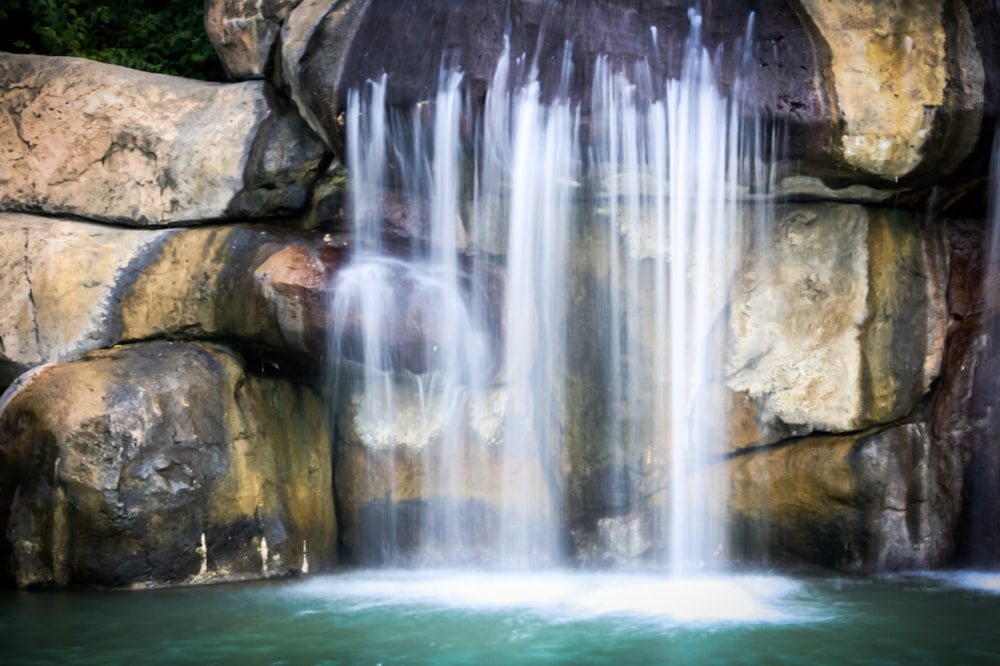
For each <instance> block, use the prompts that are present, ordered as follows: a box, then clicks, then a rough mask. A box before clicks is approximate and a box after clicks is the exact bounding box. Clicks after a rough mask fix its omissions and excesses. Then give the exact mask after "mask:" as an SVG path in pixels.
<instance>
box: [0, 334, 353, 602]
mask: <svg viewBox="0 0 1000 666" xmlns="http://www.w3.org/2000/svg"><path fill="white" fill-rule="evenodd" d="M0 424H2V426H0V433H2V435H0V458H2V464H0V514H2V515H3V516H4V517H5V525H6V529H5V532H4V538H3V539H2V540H0V561H2V562H3V563H4V570H3V574H4V577H5V578H7V579H10V580H13V581H15V582H16V583H17V584H18V585H19V586H22V587H24V586H39V585H67V584H92V585H103V586H116V587H117V586H128V585H159V584H166V583H183V582H188V583H190V582H203V581H208V580H215V579H238V578H261V577H266V576H270V575H279V574H288V573H292V572H300V571H307V570H309V569H310V568H312V569H314V570H315V569H317V568H322V567H324V566H329V565H330V564H332V563H333V562H335V559H336V519H335V515H334V504H333V497H332V485H331V478H330V477H331V465H330V453H329V431H328V426H327V424H328V417H327V416H326V415H325V411H324V409H323V407H322V405H321V404H320V402H319V401H318V400H317V398H316V396H315V395H314V394H313V393H312V392H311V391H309V390H306V389H303V388H301V387H296V386H294V385H292V384H289V383H287V382H285V381H281V380H273V379H263V378H261V377H257V376H253V375H250V374H248V373H247V372H246V371H245V370H244V369H243V367H242V365H241V359H240V357H239V356H237V355H235V354H233V353H232V352H230V351H228V350H226V349H224V348H221V347H210V346H204V345H195V344H186V343H169V342H154V343H148V344H143V345H136V346H127V347H122V348H120V349H113V350H108V351H100V352H95V353H93V354H91V355H88V356H86V357H85V358H83V359H81V360H79V361H75V362H71V363H66V364H55V365H45V366H42V367H39V368H37V369H35V370H33V371H32V372H30V373H28V374H26V375H24V376H22V378H21V379H20V380H19V381H18V382H17V383H16V384H15V385H14V386H13V387H11V389H10V390H9V391H8V392H7V393H6V394H5V395H4V397H3V399H2V400H0Z"/></svg>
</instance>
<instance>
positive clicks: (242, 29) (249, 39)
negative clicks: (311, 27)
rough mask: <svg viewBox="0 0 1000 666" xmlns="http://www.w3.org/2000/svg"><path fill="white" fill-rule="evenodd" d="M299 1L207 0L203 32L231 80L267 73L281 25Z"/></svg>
mask: <svg viewBox="0 0 1000 666" xmlns="http://www.w3.org/2000/svg"><path fill="white" fill-rule="evenodd" d="M300 1H301V0H266V1H265V2H261V1H260V0H208V1H207V2H205V30H206V31H207V32H208V38H209V40H211V42H212V46H214V47H215V52H216V53H218V54H219V59H220V60H221V61H222V66H223V67H224V68H225V70H226V74H227V75H228V76H229V78H230V79H234V80H238V81H243V80H246V79H260V78H263V77H264V75H265V74H266V73H267V70H268V67H269V64H270V60H271V53H272V50H273V48H274V45H275V42H276V41H277V38H278V31H279V30H280V28H281V22H282V21H283V20H284V18H285V17H286V16H287V15H288V12H290V11H291V10H292V9H294V8H295V6H296V5H298V4H299V2H300Z"/></svg>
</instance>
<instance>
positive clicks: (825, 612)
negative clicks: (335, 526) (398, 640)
mask: <svg viewBox="0 0 1000 666" xmlns="http://www.w3.org/2000/svg"><path fill="white" fill-rule="evenodd" d="M294 594H296V595H301V596H307V597H311V598H313V599H317V600H321V601H322V602H327V603H331V604H334V605H336V607H337V608H338V609H339V610H341V611H343V610H345V609H349V610H351V611H364V610H371V609H377V608H396V609H399V608H403V609H407V610H409V611H412V612H416V613H419V612H461V613H509V612H517V613H523V614H528V615H533V616H536V617H537V618H539V619H540V620H541V621H544V622H549V623H567V622H587V621H592V620H597V619H620V620H622V621H624V622H627V623H630V624H632V623H640V624H660V625H664V624H665V625H667V626H690V625H696V626H706V627H711V626H720V625H739V624H776V625H787V624H806V623H815V622H824V621H828V620H830V619H833V617H834V616H835V611H834V610H833V609H831V607H830V605H829V604H828V603H827V604H825V605H824V604H822V603H821V602H820V601H819V600H818V599H817V598H816V596H815V594H814V593H813V591H812V588H811V586H810V585H809V584H808V583H807V582H805V581H802V580H799V579H794V578H791V577H787V576H781V575H775V574H727V575H695V576H683V577H673V576H668V575H666V574H650V573H630V572H627V573H620V572H607V573H605V572H602V573H589V572H588V573H582V572H570V571H555V572H553V571H544V572H524V573H522V572H476V571H468V570H439V569H434V570H420V571H414V570H402V569H384V570H364V571H353V572H348V573H342V574H335V575H329V576H320V577H316V578H314V579H310V580H308V581H303V582H302V583H301V584H300V585H297V586H296V588H295V592H294Z"/></svg>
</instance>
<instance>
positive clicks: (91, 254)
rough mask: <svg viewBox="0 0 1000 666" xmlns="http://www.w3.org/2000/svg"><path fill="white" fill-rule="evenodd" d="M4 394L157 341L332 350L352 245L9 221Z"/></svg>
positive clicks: (241, 229)
mask: <svg viewBox="0 0 1000 666" xmlns="http://www.w3.org/2000/svg"><path fill="white" fill-rule="evenodd" d="M0 248H2V253H0V268H2V270H0V284H3V285H4V290H5V293H6V294H7V295H8V297H9V298H8V299H7V300H5V301H4V304H5V305H4V307H3V309H2V310H0V385H4V386H6V385H7V384H9V383H10V382H11V381H12V380H13V379H14V377H16V376H17V375H18V374H20V373H21V372H23V371H24V370H26V369H28V368H30V367H34V366H36V365H39V364H42V363H49V362H63V361H69V360H73V359H75V358H78V357H79V356H81V355H82V354H84V353H86V352H89V351H93V350H95V349H100V348H102V347H105V348H106V347H110V346H112V345H115V344H118V343H122V342H127V341H134V340H143V339H149V338H156V337H174V338H177V337H187V338H192V337H194V338H201V339H212V338H214V339H229V340H239V341H241V342H242V343H243V344H244V345H247V346H254V347H260V348H264V349H267V350H270V352H272V353H273V354H279V355H289V354H291V355H295V354H298V355H300V356H311V355H313V354H320V353H324V352H325V350H326V337H325V330H326V328H327V322H326V299H327V298H328V296H329V286H330V282H331V276H332V275H333V274H334V273H335V272H336V269H337V267H338V266H339V265H340V263H341V261H342V255H343V254H344V247H343V245H342V244H338V243H337V242H336V241H335V240H334V239H333V238H330V239H329V240H328V241H327V240H324V239H322V238H314V237H309V236H304V235H301V234H293V233H289V232H282V231H279V230H275V229H266V228H261V227H252V226H248V225H242V226H237V225H232V226H226V227H203V228H197V229H170V230H140V229H122V228H115V227H108V226H101V225H95V224H85V223H81V222H76V221H72V220H68V219H53V218H42V217H36V216H31V215H22V214H13V213H0Z"/></svg>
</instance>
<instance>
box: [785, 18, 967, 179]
mask: <svg viewBox="0 0 1000 666" xmlns="http://www.w3.org/2000/svg"><path fill="white" fill-rule="evenodd" d="M801 6H802V8H803V9H804V12H803V13H804V14H805V16H807V20H808V22H809V23H811V25H812V27H813V28H814V30H815V33H816V34H817V35H818V37H819V38H820V39H821V40H822V42H823V43H824V44H825V45H826V47H827V48H828V49H829V51H828V53H829V56H828V57H829V61H828V63H827V64H828V67H829V69H828V70H826V71H827V72H828V73H827V75H826V78H827V82H826V83H827V86H828V88H832V94H831V95H830V100H829V101H830V103H831V104H832V105H833V106H834V110H833V116H834V117H837V115H838V114H839V116H840V117H841V118H843V119H844V127H843V130H842V131H841V132H838V134H839V136H837V137H836V138H835V141H834V143H835V145H834V151H835V152H836V154H837V155H838V157H839V158H840V159H842V160H843V161H844V162H845V163H846V164H848V165H850V166H853V167H856V168H858V169H861V170H863V171H866V172H868V173H871V174H873V175H876V176H880V177H882V178H885V179H895V178H900V177H904V176H907V175H910V174H913V173H914V172H917V171H920V170H922V171H925V172H926V171H930V170H933V171H934V172H935V173H936V174H937V175H938V176H940V175H941V174H942V173H946V172H948V171H950V170H952V169H953V168H954V167H955V166H957V164H958V162H960V161H961V160H962V159H963V158H964V157H965V156H966V155H967V154H968V152H969V150H970V148H971V147H972V144H974V143H975V141H976V137H977V136H978V135H979V121H980V118H979V114H977V113H976V111H977V110H980V109H981V108H982V106H983V100H984V96H983V88H984V73H983V62H982V58H981V56H980V55H979V52H978V51H977V49H976V44H975V33H974V31H973V26H972V21H971V18H970V16H969V11H968V9H967V8H966V6H965V4H964V3H961V2H958V3H946V2H943V1H942V0H922V1H920V2H917V3H911V2H881V1H878V2H877V1H875V0H869V1H866V2H860V3H854V4H853V5H852V6H851V7H850V8H846V7H843V6H838V5H835V4H831V3H826V2H819V1H818V0H801Z"/></svg>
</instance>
